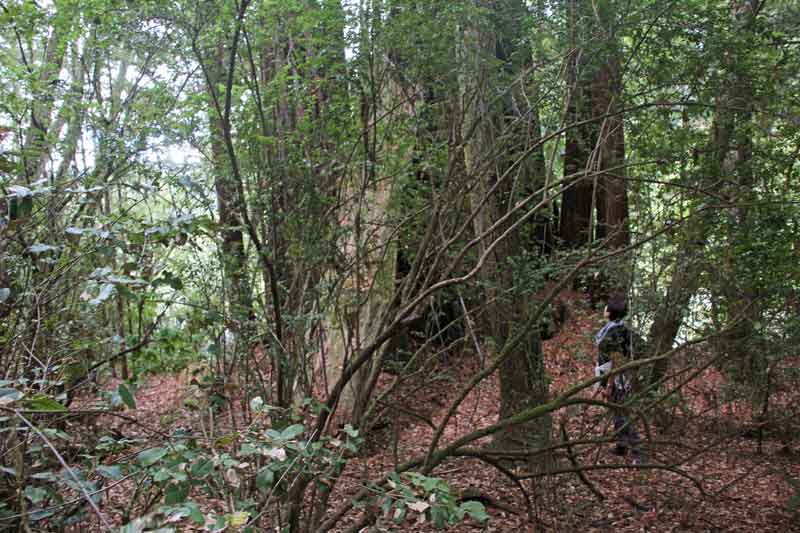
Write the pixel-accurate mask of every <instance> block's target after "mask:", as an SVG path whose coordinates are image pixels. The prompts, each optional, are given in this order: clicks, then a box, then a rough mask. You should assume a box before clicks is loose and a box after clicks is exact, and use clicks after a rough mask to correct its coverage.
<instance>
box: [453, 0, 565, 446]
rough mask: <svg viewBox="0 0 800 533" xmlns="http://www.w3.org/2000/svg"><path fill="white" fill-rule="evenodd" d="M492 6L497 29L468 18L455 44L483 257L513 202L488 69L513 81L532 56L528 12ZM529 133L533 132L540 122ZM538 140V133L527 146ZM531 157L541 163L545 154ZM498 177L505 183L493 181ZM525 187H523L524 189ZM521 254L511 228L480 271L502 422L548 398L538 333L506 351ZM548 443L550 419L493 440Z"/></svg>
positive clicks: (517, 314) (521, 309) (522, 310)
mask: <svg viewBox="0 0 800 533" xmlns="http://www.w3.org/2000/svg"><path fill="white" fill-rule="evenodd" d="M478 4H480V3H478ZM491 8H492V10H493V12H492V16H493V18H494V20H496V21H497V26H496V27H495V28H494V29H491V30H489V29H487V26H488V24H485V23H482V22H481V21H479V20H477V19H475V18H473V19H471V20H468V21H467V22H466V24H465V25H464V28H463V31H462V44H461V47H460V48H461V59H462V73H461V76H460V80H459V83H460V86H461V87H460V90H461V101H462V113H463V117H464V120H463V123H462V124H463V125H462V136H463V138H464V163H465V169H466V173H467V176H468V177H469V179H470V180H471V186H472V192H471V194H470V201H471V208H472V210H473V213H474V215H475V216H474V219H473V227H474V232H475V234H476V235H479V236H481V235H485V238H483V239H482V241H481V243H480V245H479V250H478V251H479V254H480V255H481V256H483V255H484V254H486V253H487V250H488V249H489V244H490V243H491V242H492V241H493V240H494V239H496V238H498V237H499V235H500V234H501V233H502V232H503V230H504V229H506V228H504V227H502V226H501V227H500V228H498V229H497V230H496V231H492V232H490V233H489V234H487V231H488V230H489V228H490V227H491V226H492V225H493V224H494V223H495V222H496V221H497V220H499V219H500V217H501V216H502V215H503V214H504V213H505V212H506V210H507V209H509V208H511V207H512V206H514V205H515V203H516V202H514V201H513V200H514V199H513V189H512V183H513V181H512V180H511V179H510V178H509V177H508V176H506V175H504V174H505V173H504V170H505V169H506V168H508V164H509V160H508V159H510V158H508V159H507V158H506V157H503V156H501V155H500V154H503V152H504V147H503V146H501V145H500V140H499V136H498V135H497V134H496V132H498V131H500V132H503V133H504V134H505V133H507V132H506V131H505V130H504V128H505V127H507V126H508V123H506V122H504V120H505V118H504V117H507V116H509V115H511V116H512V117H513V116H514V113H513V112H514V110H513V109H510V108H508V107H509V106H508V101H506V102H502V103H501V104H500V108H497V107H493V104H492V96H491V95H492V94H495V93H496V92H500V91H495V86H494V84H495V83H496V80H497V78H498V75H499V73H497V72H496V71H494V70H493V69H492V68H491V65H492V64H493V63H495V62H496V60H498V59H499V60H500V61H502V62H503V66H504V67H505V68H506V69H507V70H508V71H510V72H511V73H512V76H517V75H520V73H521V72H523V68H524V67H523V66H524V65H525V64H526V63H529V57H530V56H529V54H530V51H529V50H527V49H526V47H525V46H524V45H520V42H524V34H523V32H522V28H521V26H520V25H518V24H515V22H517V23H518V22H519V21H522V20H524V19H525V16H526V15H527V9H526V7H525V5H524V3H523V2H520V1H517V0H506V1H502V2H493V3H492V4H491ZM516 47H519V48H516ZM516 81H517V80H513V81H512V82H516ZM527 111H528V110H527V109H525V112H527ZM530 116H535V115H530ZM514 118H516V117H514ZM535 130H538V124H536V125H535ZM536 140H538V132H537V134H536V136H535V139H533V141H534V142H535V141H536ZM522 148H523V149H524V148H525V147H522ZM517 150H519V151H518V152H517V153H519V152H521V151H522V150H520V149H519V148H517ZM514 151H516V150H514ZM513 153H514V152H512V154H513ZM534 160H538V161H543V157H536V158H534ZM537 167H538V165H535V164H534V165H528V168H527V169H526V170H527V172H524V174H523V175H522V176H521V179H520V181H522V182H523V183H525V184H528V185H532V184H533V183H534V182H535V180H536V179H537V178H538V179H540V180H542V181H543V178H544V176H543V174H542V175H540V176H533V175H531V174H530V171H531V169H532V168H537ZM522 168H525V165H523V167H522ZM501 179H502V180H503V181H502V182H499V181H498V180H501ZM528 188H529V187H527V186H526V187H523V190H525V189H528ZM521 257H523V247H522V239H521V236H520V235H519V232H518V231H515V232H513V234H512V235H509V236H507V237H506V238H505V239H504V240H503V241H501V242H499V243H498V244H497V245H496V246H495V247H494V249H493V250H492V251H491V252H490V253H489V255H488V256H487V257H486V261H485V263H484V265H483V268H482V270H481V273H480V279H481V282H482V284H483V286H484V287H485V288H484V298H485V301H486V305H487V312H486V315H487V316H488V317H489V318H488V324H487V326H488V329H489V334H490V336H491V337H492V339H493V341H494V344H495V350H496V351H497V352H498V353H506V354H507V355H506V358H505V359H504V361H503V363H502V364H501V366H500V389H501V390H500V394H501V400H500V418H501V419H503V418H507V417H509V416H512V415H514V414H517V413H519V412H520V411H521V410H523V409H525V408H528V407H531V406H534V405H540V404H542V403H543V402H545V401H546V400H547V395H548V387H547V382H546V380H545V375H544V363H543V359H542V352H541V344H540V341H539V331H538V329H537V328H535V327H531V328H530V330H529V332H530V334H529V335H528V336H527V338H526V339H525V342H521V343H519V344H518V345H516V346H513V347H509V346H506V343H507V341H508V340H509V339H510V338H512V337H513V336H514V334H515V333H516V328H518V327H529V326H528V324H527V322H528V318H529V314H530V312H531V310H532V309H531V306H530V304H529V301H528V300H527V299H525V298H521V297H519V296H517V295H515V294H514V290H515V288H516V287H515V283H516V282H518V280H517V279H515V273H514V269H513V268H511V266H510V265H509V264H508V259H511V258H521ZM549 438H550V419H549V417H542V418H539V419H536V420H532V421H530V422H528V423H525V424H520V425H517V426H513V427H510V428H507V429H505V430H503V431H501V432H500V433H498V434H497V435H496V436H495V441H494V446H495V447H497V448H500V449H503V450H514V451H531V452H533V451H535V450H538V449H541V448H542V447H545V446H547V443H548V442H549Z"/></svg>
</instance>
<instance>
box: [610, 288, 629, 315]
mask: <svg viewBox="0 0 800 533" xmlns="http://www.w3.org/2000/svg"><path fill="white" fill-rule="evenodd" d="M606 309H607V310H608V318H609V319H610V320H619V319H621V318H625V315H627V314H628V302H627V300H625V297H624V296H623V295H621V294H612V295H611V296H609V298H608V303H606Z"/></svg>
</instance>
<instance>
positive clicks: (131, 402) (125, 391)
mask: <svg viewBox="0 0 800 533" xmlns="http://www.w3.org/2000/svg"><path fill="white" fill-rule="evenodd" d="M117 393H118V394H119V397H120V398H122V401H123V402H124V403H125V405H127V406H128V408H129V409H136V399H135V398H134V397H133V394H131V391H130V389H129V388H128V387H126V386H125V384H124V383H120V384H119V387H117Z"/></svg>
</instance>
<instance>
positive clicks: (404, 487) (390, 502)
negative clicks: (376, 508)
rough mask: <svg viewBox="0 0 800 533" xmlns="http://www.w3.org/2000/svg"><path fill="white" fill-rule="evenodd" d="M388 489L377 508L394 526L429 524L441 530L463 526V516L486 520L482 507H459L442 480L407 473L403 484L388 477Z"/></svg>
mask: <svg viewBox="0 0 800 533" xmlns="http://www.w3.org/2000/svg"><path fill="white" fill-rule="evenodd" d="M388 485H389V488H390V489H391V490H390V491H389V492H387V493H386V495H385V496H384V497H382V498H381V504H380V508H381V511H382V512H383V516H384V517H386V518H389V519H391V520H392V521H394V522H395V523H396V524H398V525H399V524H403V523H405V522H406V521H407V520H414V521H416V522H418V523H423V522H426V521H430V523H431V524H432V525H433V527H435V528H437V529H445V528H446V527H447V526H451V525H456V524H459V523H461V522H463V521H464V519H465V518H466V517H467V516H469V517H471V518H472V519H473V520H476V521H478V522H485V521H486V520H488V519H489V515H488V514H486V509H485V508H484V506H483V504H482V503H480V502H477V501H465V502H462V503H459V502H458V500H457V499H456V498H455V497H454V496H453V495H452V493H451V491H450V486H449V484H448V483H447V482H446V481H445V480H443V479H440V478H435V477H429V476H425V475H423V474H420V473H418V472H411V473H409V474H408V476H407V481H404V480H403V478H401V476H398V475H397V474H392V475H391V476H390V479H389V481H388Z"/></svg>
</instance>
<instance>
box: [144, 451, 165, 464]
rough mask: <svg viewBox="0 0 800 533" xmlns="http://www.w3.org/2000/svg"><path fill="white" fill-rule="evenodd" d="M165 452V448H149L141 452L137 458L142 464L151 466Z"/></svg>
mask: <svg viewBox="0 0 800 533" xmlns="http://www.w3.org/2000/svg"><path fill="white" fill-rule="evenodd" d="M167 453H168V450H167V449H166V448H150V449H149V450H145V451H143V452H141V453H140V454H139V456H138V459H139V462H140V463H142V466H152V465H154V464H156V463H157V462H159V461H160V460H161V459H162V458H163V457H164V456H165V455H167Z"/></svg>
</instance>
